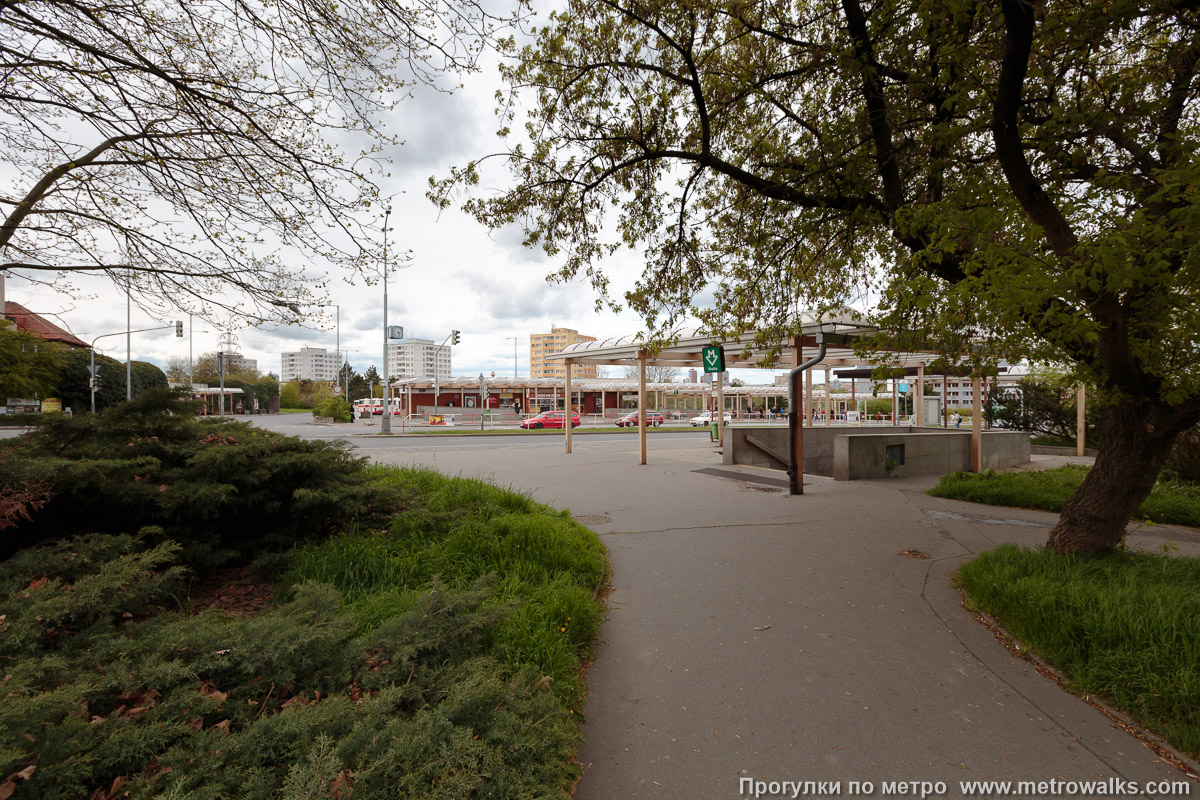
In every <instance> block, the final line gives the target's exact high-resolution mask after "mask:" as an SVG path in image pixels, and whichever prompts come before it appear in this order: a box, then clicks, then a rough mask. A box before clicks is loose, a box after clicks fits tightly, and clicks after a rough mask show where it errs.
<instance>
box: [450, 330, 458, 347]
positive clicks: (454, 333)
mask: <svg viewBox="0 0 1200 800" xmlns="http://www.w3.org/2000/svg"><path fill="white" fill-rule="evenodd" d="M450 344H458V331H450Z"/></svg>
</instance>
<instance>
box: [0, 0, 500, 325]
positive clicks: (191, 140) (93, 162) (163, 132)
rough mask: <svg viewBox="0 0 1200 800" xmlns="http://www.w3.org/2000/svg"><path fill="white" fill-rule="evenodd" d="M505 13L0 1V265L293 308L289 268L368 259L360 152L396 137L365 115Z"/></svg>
mask: <svg viewBox="0 0 1200 800" xmlns="http://www.w3.org/2000/svg"><path fill="white" fill-rule="evenodd" d="M520 13H521V11H520V9H518V10H517V12H516V14H517V15H519V14H520ZM514 16H515V15H510V16H509V17H508V18H501V17H498V16H496V15H495V14H494V13H492V12H490V11H488V10H487V9H485V8H484V7H483V4H482V3H477V2H475V0H432V1H431V2H415V3H403V2H391V0H343V2H341V3H335V4H310V3H306V2H300V1H299V0H213V1H212V2H205V3H196V2H186V0H142V2H125V3H120V2H118V3H105V4H99V5H97V4H88V3H74V2H57V0H25V2H19V3H14V2H4V3H0V63H2V64H3V67H4V69H3V74H4V77H5V83H4V90H3V91H2V92H0V144H2V148H3V151H4V160H5V167H6V170H5V177H4V180H3V183H2V184H0V186H2V187H3V188H2V189H0V213H2V215H3V216H2V217H0V271H2V272H6V273H8V274H11V275H18V276H22V277H24V278H27V279H29V280H31V281H34V282H42V283H50V284H55V285H56V286H57V287H58V288H61V289H63V290H65V291H71V290H72V288H73V281H72V277H73V276H79V275H81V274H89V273H91V274H95V273H102V274H105V275H107V276H108V277H109V278H110V279H111V280H112V281H113V282H114V283H115V284H117V285H118V286H119V287H120V288H121V290H122V291H125V290H128V291H129V292H131V293H132V295H133V297H134V298H135V300H136V301H137V302H139V304H140V305H142V306H143V307H144V308H146V309H147V310H150V311H153V312H157V313H158V314H159V315H161V316H162V317H164V318H165V317H168V316H174V315H175V309H182V310H185V311H193V310H195V311H200V312H203V311H206V310H207V311H208V312H210V316H215V315H216V311H217V310H219V309H224V310H225V311H227V312H231V313H232V314H233V315H235V316H236V317H237V318H239V319H247V320H263V319H270V320H276V321H281V322H293V321H295V320H297V319H298V317H299V315H300V314H301V308H302V307H303V306H306V305H313V304H321V305H324V304H325V301H323V300H322V299H321V298H322V297H323V295H324V283H323V282H322V281H320V280H319V279H317V278H315V277H312V276H309V275H306V274H305V272H304V269H303V267H302V266H300V265H302V264H304V263H306V262H307V263H317V264H321V265H328V266H337V267H342V268H345V269H347V270H350V271H351V273H352V274H358V275H360V276H364V277H366V278H368V279H370V278H371V277H373V276H374V275H375V274H376V272H377V268H378V264H379V260H380V259H379V247H378V242H377V240H378V239H379V238H380V237H379V226H380V221H381V218H382V214H383V209H382V208H381V207H380V203H379V198H378V195H379V190H378V186H377V181H378V180H379V179H380V178H382V177H383V176H384V175H385V173H386V169H387V167H386V165H385V164H384V163H382V162H381V160H380V153H381V149H382V148H384V147H390V146H392V145H394V144H397V143H398V139H397V137H396V135H395V134H394V133H391V132H389V131H387V130H386V124H385V120H384V116H385V115H386V114H387V113H388V112H389V111H390V110H391V109H392V108H393V107H394V106H395V104H396V102H397V101H398V100H400V99H402V98H404V97H406V96H408V94H409V93H410V91H411V89H412V88H413V87H414V86H416V85H418V84H424V85H428V86H434V87H437V86H438V84H439V79H440V78H441V76H442V75H444V74H446V73H447V72H459V71H471V70H474V69H475V68H476V62H477V57H478V55H479V53H480V51H481V48H482V46H483V45H484V44H485V43H486V42H487V41H489V40H490V39H492V38H493V36H494V35H495V34H496V33H497V32H498V30H499V29H500V28H503V27H504V26H506V25H508V24H509V23H510V22H512V21H513V17H514ZM446 88H449V87H446ZM345 143H350V146H349V147H344V146H343V145H344V144H345ZM281 248H287V249H289V250H291V251H292V252H293V253H301V254H303V257H300V258H296V257H294V256H293V257H290V258H288V257H282V256H279V255H277V251H279V250H280V249H281Z"/></svg>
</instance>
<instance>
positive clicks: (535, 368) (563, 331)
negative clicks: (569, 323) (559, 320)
mask: <svg viewBox="0 0 1200 800" xmlns="http://www.w3.org/2000/svg"><path fill="white" fill-rule="evenodd" d="M594 341H596V337H595V336H588V335H586V334H582V333H580V332H579V331H576V330H572V329H571V328H560V327H558V326H557V325H556V326H554V327H552V328H551V329H550V332H549V333H532V334H530V335H529V377H531V378H565V377H566V374H567V372H566V368H565V367H564V365H563V363H562V362H561V361H547V360H546V356H549V355H553V354H554V353H558V352H561V351H562V349H563V348H565V347H567V346H568V345H572V344H575V343H576V342H594ZM571 374H572V375H573V376H575V377H577V378H595V377H596V365H595V364H577V365H576V366H575V368H574V369H573V370H572V371H571Z"/></svg>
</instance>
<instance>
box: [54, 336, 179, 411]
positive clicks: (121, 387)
mask: <svg viewBox="0 0 1200 800" xmlns="http://www.w3.org/2000/svg"><path fill="white" fill-rule="evenodd" d="M91 363H92V354H91V352H90V351H88V350H87V349H84V348H79V349H76V350H71V351H69V352H68V353H66V354H65V356H64V357H63V360H62V367H61V369H60V371H59V376H58V387H59V397H61V398H62V404H63V408H70V409H71V410H72V411H73V412H82V411H86V410H88V409H89V408H90V407H91V402H92V392H91V389H90V388H89V385H88V379H89V377H90V373H89V372H88V366H89V365H90V364H91ZM95 364H96V368H97V370H98V373H99V376H100V389H99V390H98V391H97V392H96V410H97V411H103V410H104V409H106V408H108V407H109V406H113V405H116V404H118V403H122V402H124V401H125V362H124V361H118V360H117V359H115V358H111V357H109V356H106V355H104V354H102V353H96V355H95ZM129 372H130V377H131V378H132V382H131V384H130V385H131V387H132V390H133V397H134V398H138V397H141V396H142V395H143V394H145V393H146V392H148V391H150V390H152V389H155V390H157V389H162V390H165V389H166V388H167V376H166V373H164V372H163V371H162V370H161V369H159V368H158V367H156V366H155V365H153V364H151V363H149V362H147V361H134V362H132V363H131V364H130V365H129Z"/></svg>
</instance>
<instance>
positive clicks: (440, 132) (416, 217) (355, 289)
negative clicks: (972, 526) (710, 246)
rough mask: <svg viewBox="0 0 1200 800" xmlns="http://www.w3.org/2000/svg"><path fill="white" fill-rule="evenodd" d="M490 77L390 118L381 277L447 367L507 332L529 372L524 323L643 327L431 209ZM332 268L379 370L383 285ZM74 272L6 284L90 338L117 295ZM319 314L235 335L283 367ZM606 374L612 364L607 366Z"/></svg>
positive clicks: (141, 347) (177, 351) (502, 366)
mask: <svg viewBox="0 0 1200 800" xmlns="http://www.w3.org/2000/svg"><path fill="white" fill-rule="evenodd" d="M499 86H500V80H499V77H498V75H497V73H496V70H495V68H494V67H491V68H488V69H485V70H484V71H483V72H482V73H480V74H477V75H474V76H469V77H468V78H467V80H466V86H465V88H464V89H462V90H458V91H455V92H454V93H453V94H444V93H437V92H434V91H432V90H425V91H420V92H419V93H418V94H417V95H416V97H414V98H413V99H409V100H406V101H404V103H402V104H401V106H400V108H399V111H398V113H397V114H396V115H395V118H394V120H393V123H392V124H393V125H394V127H395V128H396V129H398V130H399V131H400V135H401V136H402V138H403V139H404V140H405V144H404V146H402V147H400V148H397V149H396V150H395V151H394V152H393V153H392V154H391V155H392V158H393V164H394V166H393V169H392V177H391V179H390V182H389V183H387V184H384V185H383V187H382V188H383V190H384V194H392V195H394V197H395V199H394V201H393V204H392V215H391V227H392V234H391V236H390V238H389V247H397V248H402V249H405V250H408V251H409V252H410V253H411V261H410V264H409V266H407V267H406V268H404V269H402V270H397V271H395V272H393V273H392V275H391V277H390V280H389V282H388V311H389V314H388V321H389V322H390V323H391V324H392V325H402V326H403V327H404V331H405V336H406V337H418V338H423V339H433V340H435V341H436V342H439V343H440V342H441V341H442V340H443V339H444V338H445V337H446V336H447V335H448V334H449V333H450V331H451V330H452V329H458V330H459V331H461V332H462V340H461V344H460V345H459V346H458V347H455V348H454V349H453V351H452V359H453V361H452V363H453V371H454V374H455V375H456V376H457V375H476V374H478V373H480V372H484V373H489V372H493V371H494V372H496V373H497V374H501V375H512V374H513V366H514V365H513V341H512V337H516V339H517V342H516V354H517V365H516V367H517V371H518V372H519V374H520V375H528V374H529V336H530V334H531V333H540V332H547V331H549V329H550V327H551V326H552V325H560V326H565V327H569V328H575V329H577V330H579V331H580V332H582V333H586V334H589V335H592V336H597V337H601V338H603V337H608V336H618V335H627V334H632V333H636V332H638V331H639V330H642V327H643V326H642V324H641V321H640V319H639V318H638V317H637V315H635V314H630V313H624V314H614V313H611V312H599V313H598V312H596V311H595V310H594V299H595V298H594V296H593V292H592V289H591V287H590V286H588V285H587V284H586V283H584V282H576V283H573V284H569V285H561V284H556V283H547V281H546V280H545V276H546V275H547V274H549V273H551V272H553V271H554V270H555V269H556V267H557V264H556V263H554V262H552V261H551V260H549V259H547V258H546V257H545V256H544V255H543V254H542V252H541V251H540V250H527V249H525V248H523V247H522V246H521V233H520V231H518V230H515V229H514V230H511V231H502V232H498V233H491V232H489V231H487V230H486V229H484V228H483V227H482V226H481V225H479V224H478V223H476V222H475V221H474V220H472V219H470V218H468V217H466V216H465V215H464V214H462V213H461V212H459V211H457V210H447V211H443V212H438V210H437V209H435V208H434V207H433V205H432V204H431V203H430V202H429V201H428V200H427V199H426V198H425V191H426V188H427V185H428V179H429V177H430V176H433V175H436V176H439V177H442V176H445V175H446V174H447V173H448V171H449V167H450V166H451V165H463V164H464V163H466V162H467V161H468V160H470V159H471V158H474V157H479V156H481V155H484V154H487V153H490V152H494V151H496V150H497V149H498V145H499V140H498V139H497V138H496V136H495V134H494V131H495V130H496V128H497V122H496V119H495V117H494V114H493V105H494V93H495V91H496V89H497V88H499ZM502 177H503V176H500V175H497V176H496V179H497V180H499V179H500V178H502ZM485 188H486V187H485ZM307 269H308V271H309V272H310V273H311V274H313V275H314V276H319V275H322V274H323V273H324V272H325V270H324V269H323V267H322V266H321V265H319V264H314V265H311V266H309V267H308V268H307ZM608 271H609V273H610V276H611V278H612V287H611V288H612V294H613V296H614V297H620V296H621V295H622V294H623V292H624V290H625V288H627V287H629V286H632V284H633V282H634V280H635V279H636V277H637V276H638V274H639V273H640V264H639V261H638V256H637V253H635V252H628V253H626V254H624V256H623V257H620V258H618V259H616V260H614V261H612V262H611V263H609V264H608ZM330 277H331V278H332V280H331V281H330V284H329V285H330V294H331V296H332V302H333V303H336V304H337V305H338V306H340V342H341V349H342V350H343V352H345V353H346V357H347V360H348V361H349V362H350V364H351V365H352V366H353V367H354V368H355V369H356V370H358V371H360V372H361V371H363V370H365V369H366V368H367V367H368V366H370V365H372V364H373V365H375V366H376V368H377V369H378V368H379V366H380V362H381V355H382V349H383V333H382V330H383V324H384V323H383V292H382V290H381V288H380V286H379V285H378V284H376V285H374V286H366V285H364V284H363V283H361V282H359V283H357V284H351V283H348V282H347V281H346V280H345V277H346V276H345V275H342V274H339V273H332V274H331V276H330ZM77 283H78V285H79V286H80V288H81V289H82V292H81V293H80V295H81V296H76V297H70V296H65V295H57V294H55V293H54V292H53V291H51V290H49V289H46V288H44V287H36V286H29V285H28V284H25V283H23V282H21V281H20V280H18V279H11V278H10V279H9V280H8V282H7V287H6V294H7V299H8V300H12V301H16V302H19V303H21V304H23V305H25V306H26V307H28V308H29V309H31V310H33V311H35V312H37V313H42V314H45V315H46V316H48V317H50V318H52V319H54V320H55V321H57V322H58V323H59V324H60V325H62V326H63V327H65V328H68V329H69V330H70V331H71V332H72V333H74V334H75V335H77V336H79V337H80V338H82V339H84V340H86V341H91V340H92V339H94V338H95V337H97V336H100V335H102V334H109V333H115V332H123V331H124V330H125V328H126V304H125V298H124V295H122V294H120V293H119V292H117V291H115V290H114V289H113V287H112V286H111V285H110V284H108V283H107V279H101V278H93V279H83V280H79V281H77ZM328 316H329V320H330V321H329V323H328V324H325V325H322V326H320V327H318V326H317V325H315V324H310V325H309V326H307V327H301V326H293V327H287V328H272V329H264V328H243V329H240V330H236V331H235V335H236V337H237V340H236V341H237V344H238V348H239V349H240V351H241V352H242V354H243V355H245V356H246V357H249V358H256V359H258V366H259V369H260V370H261V371H263V372H264V373H265V372H268V371H269V372H274V373H276V374H278V373H279V371H280V354H281V353H282V352H284V351H288V350H297V349H299V348H300V347H301V346H303V345H307V346H310V347H321V348H326V349H327V350H328V351H330V352H333V351H334V350H335V349H336V346H337V340H338V334H337V330H336V329H335V326H334V324H333V319H334V318H335V316H336V313H335V311H334V309H333V308H330V309H328ZM161 324H163V321H162V320H157V319H153V318H150V317H149V316H147V315H146V314H145V313H143V312H141V311H140V310H139V309H138V308H137V306H136V305H134V307H133V310H132V323H131V327H132V328H133V329H135V330H136V329H139V328H150V327H154V326H156V325H161ZM186 327H187V320H186V319H185V329H186ZM219 340H220V332H218V331H217V330H215V329H214V328H213V326H212V325H210V324H208V323H205V322H203V321H201V320H199V319H197V320H196V323H195V325H194V327H193V330H192V331H191V345H192V348H193V351H194V354H195V355H196V356H199V355H200V354H201V353H205V352H211V351H215V350H216V349H218V342H219ZM188 346H189V337H188V336H187V335H186V333H185V336H184V338H182V339H178V338H175V333H174V330H173V329H172V330H161V331H152V332H147V333H140V334H134V335H133V337H132V356H133V358H134V359H138V360H145V361H151V362H154V363H157V364H159V365H160V366H165V364H166V362H167V360H168V359H169V358H172V357H182V358H187V356H188ZM97 351H98V352H103V353H106V354H108V355H111V356H113V357H115V358H118V359H122V360H123V359H124V358H125V353H126V344H125V337H124V336H113V337H111V338H106V339H102V340H101V341H100V342H98V343H97ZM610 369H612V370H616V368H610ZM741 372H745V373H746V374H740V373H741ZM610 374H613V375H614V376H615V372H614V373H610ZM737 377H742V378H743V379H744V380H747V382H754V383H767V382H770V381H771V380H772V377H771V374H770V373H768V372H763V371H739V375H738V376H737Z"/></svg>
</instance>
